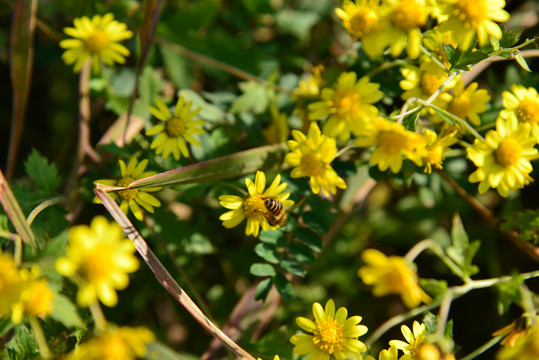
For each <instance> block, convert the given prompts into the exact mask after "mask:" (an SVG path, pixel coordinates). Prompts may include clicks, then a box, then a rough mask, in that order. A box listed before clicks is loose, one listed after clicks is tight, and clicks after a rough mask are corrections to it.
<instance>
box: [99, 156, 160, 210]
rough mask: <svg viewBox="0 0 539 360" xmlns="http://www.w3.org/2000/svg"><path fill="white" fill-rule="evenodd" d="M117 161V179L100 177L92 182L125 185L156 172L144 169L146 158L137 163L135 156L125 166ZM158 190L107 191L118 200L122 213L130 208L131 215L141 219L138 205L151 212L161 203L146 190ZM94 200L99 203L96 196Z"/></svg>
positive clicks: (152, 188) (149, 189)
mask: <svg viewBox="0 0 539 360" xmlns="http://www.w3.org/2000/svg"><path fill="white" fill-rule="evenodd" d="M119 163H120V170H121V172H122V175H121V176H120V178H119V179H117V180H115V179H101V180H96V181H95V182H94V183H100V184H104V185H111V186H127V185H129V184H131V183H132V182H133V181H135V180H139V179H144V178H146V177H148V176H152V175H155V174H156V173H155V172H154V171H146V172H145V171H144V170H145V169H146V165H148V160H146V159H144V160H142V161H141V162H140V163H139V164H138V165H137V159H135V158H132V159H131V160H129V164H127V166H126V165H125V162H124V161H123V160H120V161H119ZM159 190H161V187H147V188H140V189H128V190H121V191H117V192H109V195H110V197H111V198H113V199H114V200H118V199H119V200H120V208H121V209H122V211H123V212H124V214H126V215H127V212H128V211H129V209H131V211H132V212H133V215H135V217H136V218H137V219H138V220H142V219H143V214H142V210H141V209H140V206H142V207H143V208H144V209H145V210H146V211H148V212H151V213H153V208H154V207H158V206H161V203H160V202H159V200H157V198H156V197H155V196H153V195H150V194H148V192H155V191H159ZM94 202H96V203H100V201H99V199H97V198H94ZM139 205H140V206H139Z"/></svg>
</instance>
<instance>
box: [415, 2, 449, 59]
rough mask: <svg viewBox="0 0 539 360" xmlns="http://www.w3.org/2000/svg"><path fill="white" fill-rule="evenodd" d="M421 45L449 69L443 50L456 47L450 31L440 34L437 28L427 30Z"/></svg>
mask: <svg viewBox="0 0 539 360" xmlns="http://www.w3.org/2000/svg"><path fill="white" fill-rule="evenodd" d="M435 8H436V7H435ZM433 9H434V8H433ZM423 45H424V46H425V48H426V49H427V50H428V51H429V52H430V53H431V55H433V56H434V57H436V58H437V59H438V60H440V62H441V63H442V64H444V65H445V66H446V67H447V68H450V67H451V63H450V62H449V59H448V58H447V54H446V53H445V49H444V46H445V45H451V46H452V47H454V48H456V47H457V44H456V43H455V42H454V40H453V38H452V36H451V31H445V32H442V31H440V29H439V28H437V27H436V28H434V29H431V30H427V31H425V32H424V33H423Z"/></svg>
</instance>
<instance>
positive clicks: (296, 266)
mask: <svg viewBox="0 0 539 360" xmlns="http://www.w3.org/2000/svg"><path fill="white" fill-rule="evenodd" d="M280 265H281V267H282V268H283V269H285V270H286V271H287V272H289V273H290V274H292V275H296V276H299V277H305V275H307V270H305V268H304V267H303V266H302V265H301V264H300V263H299V262H297V261H296V260H294V259H283V260H281V263H280Z"/></svg>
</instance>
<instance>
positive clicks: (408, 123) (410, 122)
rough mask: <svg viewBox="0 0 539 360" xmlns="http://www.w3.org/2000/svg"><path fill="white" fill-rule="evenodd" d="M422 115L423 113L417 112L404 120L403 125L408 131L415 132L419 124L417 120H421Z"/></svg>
mask: <svg viewBox="0 0 539 360" xmlns="http://www.w3.org/2000/svg"><path fill="white" fill-rule="evenodd" d="M420 113H421V111H416V112H414V113H412V114H410V115H408V116H406V117H405V118H404V120H403V121H402V125H403V126H404V128H405V129H406V130H409V131H415V124H416V122H417V119H419V114H420Z"/></svg>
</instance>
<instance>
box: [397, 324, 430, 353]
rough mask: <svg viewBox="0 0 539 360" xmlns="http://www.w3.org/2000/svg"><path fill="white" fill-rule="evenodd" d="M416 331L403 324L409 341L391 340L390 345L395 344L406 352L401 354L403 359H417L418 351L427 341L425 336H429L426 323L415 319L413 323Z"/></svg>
mask: <svg viewBox="0 0 539 360" xmlns="http://www.w3.org/2000/svg"><path fill="white" fill-rule="evenodd" d="M413 329H414V331H413V332H412V330H410V328H409V327H408V326H406V325H402V326H401V331H402V335H404V338H405V339H406V341H407V342H404V341H402V340H391V341H390V342H389V345H390V346H395V347H396V348H397V349H399V350H401V351H403V352H404V355H403V356H401V358H400V359H401V360H415V359H417V352H418V350H419V348H420V347H421V345H422V344H423V343H424V342H425V337H426V336H427V328H426V327H425V324H420V323H419V322H417V321H414V324H413Z"/></svg>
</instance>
